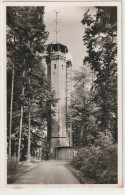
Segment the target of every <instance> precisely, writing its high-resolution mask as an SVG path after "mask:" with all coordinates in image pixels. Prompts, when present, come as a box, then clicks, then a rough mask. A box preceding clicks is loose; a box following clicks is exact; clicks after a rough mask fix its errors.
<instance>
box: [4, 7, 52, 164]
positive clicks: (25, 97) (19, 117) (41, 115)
mask: <svg viewBox="0 0 125 195" xmlns="http://www.w3.org/2000/svg"><path fill="white" fill-rule="evenodd" d="M43 18H44V7H7V58H8V72H7V74H8V77H7V79H8V80H7V83H8V86H7V90H8V116H9V115H10V113H12V115H13V117H10V118H11V120H10V121H11V123H12V129H11V133H10V134H9V133H8V136H9V140H12V146H11V144H9V148H11V149H9V150H12V155H13V154H14V153H15V152H16V153H17V148H18V160H19V159H20V153H21V152H22V151H26V152H25V153H26V154H27V151H28V154H29V153H30V145H33V144H32V143H30V142H32V140H33V139H32V136H34V133H33V134H32V132H34V129H37V130H38V129H39V131H40V130H41V131H42V130H43V128H41V127H42V126H43V127H45V124H46V120H47V112H48V111H47V101H50V102H54V93H53V92H51V90H50V85H49V83H48V80H47V76H46V74H45V66H44V62H43V60H42V58H41V53H43V52H44V49H45V47H44V45H45V41H46V40H47V37H48V32H46V31H45V24H44V20H43ZM13 64H14V73H15V74H14V75H15V77H14V89H13V91H14V95H13V112H12V109H11V110H10V109H9V107H10V101H9V99H10V91H11V88H12V87H11V85H10V80H11V79H12V73H11V70H12V66H13ZM29 70H30V71H29ZM12 119H13V120H12ZM19 124H20V125H19ZM27 127H29V128H27ZM8 128H9V127H8ZM37 132H38V131H37ZM41 135H42V133H41V132H40V133H39V134H37V137H40V139H41ZM38 140H39V139H38ZM22 149H23V150H22ZM23 153H24V152H23ZM23 155H24V154H23Z"/></svg>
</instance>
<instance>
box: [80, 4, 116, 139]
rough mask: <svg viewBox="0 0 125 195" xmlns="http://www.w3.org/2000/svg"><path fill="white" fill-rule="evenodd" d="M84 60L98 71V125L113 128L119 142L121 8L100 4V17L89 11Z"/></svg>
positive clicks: (96, 82)
mask: <svg viewBox="0 0 125 195" xmlns="http://www.w3.org/2000/svg"><path fill="white" fill-rule="evenodd" d="M82 23H83V25H84V27H85V35H84V38H83V42H84V44H85V45H86V47H87V53H88V55H87V56H86V57H85V59H84V63H85V64H89V65H90V66H91V69H92V70H93V71H94V72H95V73H96V77H97V78H96V80H95V81H94V88H95V90H96V95H95V97H94V100H95V103H96V105H97V112H96V115H97V120H96V123H97V125H98V128H99V129H100V130H102V131H104V132H106V130H109V131H110V132H111V133H112V135H113V137H114V139H115V141H116V142H117V8H116V7H98V8H97V14H96V16H92V15H91V14H89V10H88V11H87V12H86V13H85V15H84V18H83V20H82Z"/></svg>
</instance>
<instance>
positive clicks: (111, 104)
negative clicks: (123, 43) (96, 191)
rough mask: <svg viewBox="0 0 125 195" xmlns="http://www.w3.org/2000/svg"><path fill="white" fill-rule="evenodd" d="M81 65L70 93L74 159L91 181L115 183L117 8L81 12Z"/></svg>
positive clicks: (75, 164)
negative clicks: (82, 45) (74, 148)
mask: <svg viewBox="0 0 125 195" xmlns="http://www.w3.org/2000/svg"><path fill="white" fill-rule="evenodd" d="M82 24H83V25H84V28H85V34H84V36H83V43H84V45H86V48H87V55H86V56H85V58H84V62H83V68H82V69H81V70H80V71H79V72H76V73H75V76H74V91H73V95H72V97H73V98H72V105H71V109H72V112H71V114H72V121H73V124H72V128H73V143H74V146H76V147H77V148H78V149H79V151H81V152H80V154H79V156H77V157H76V158H75V159H74V160H73V162H72V163H73V165H74V166H75V168H77V169H79V170H80V171H81V172H82V173H83V175H84V176H86V177H88V178H89V182H90V183H91V182H92V183H103V182H104V183H117V138H118V136H117V8H116V7H110V8H107V7H106V8H103V7H98V8H97V13H96V15H92V14H91V13H90V12H89V10H88V11H87V12H86V13H85V14H84V18H83V20H82Z"/></svg>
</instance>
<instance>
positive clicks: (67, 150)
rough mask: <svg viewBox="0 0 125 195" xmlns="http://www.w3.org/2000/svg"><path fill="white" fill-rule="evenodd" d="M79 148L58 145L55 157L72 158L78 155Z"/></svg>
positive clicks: (59, 158) (61, 158) (60, 158)
mask: <svg viewBox="0 0 125 195" xmlns="http://www.w3.org/2000/svg"><path fill="white" fill-rule="evenodd" d="M77 152H78V151H77V150H76V148H75V147H72V146H57V147H56V148H55V157H56V159H58V160H71V159H73V158H74V157H75V156H76V155H77Z"/></svg>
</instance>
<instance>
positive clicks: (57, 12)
mask: <svg viewBox="0 0 125 195" xmlns="http://www.w3.org/2000/svg"><path fill="white" fill-rule="evenodd" d="M59 12H60V11H56V43H57V42H58V33H59V31H58V23H59V20H58V14H59Z"/></svg>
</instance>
